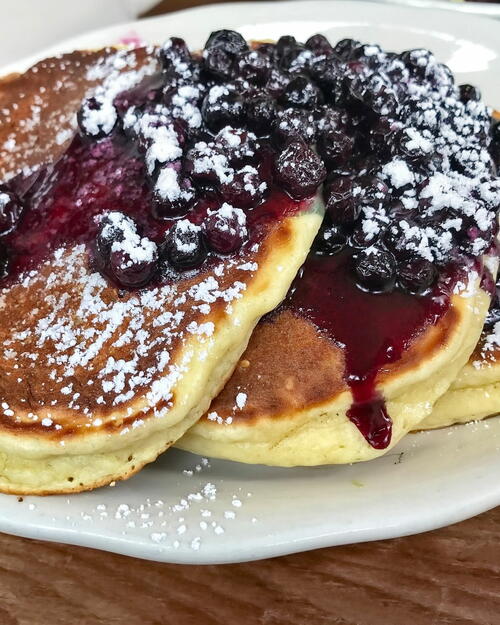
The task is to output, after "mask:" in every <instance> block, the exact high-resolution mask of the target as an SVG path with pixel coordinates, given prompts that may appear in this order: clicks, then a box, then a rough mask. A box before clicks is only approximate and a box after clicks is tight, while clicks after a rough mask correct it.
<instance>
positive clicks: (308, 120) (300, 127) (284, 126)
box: [273, 108, 316, 145]
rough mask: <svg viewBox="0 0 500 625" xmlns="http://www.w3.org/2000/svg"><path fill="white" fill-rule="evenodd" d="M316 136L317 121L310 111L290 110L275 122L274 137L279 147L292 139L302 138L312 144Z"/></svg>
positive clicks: (280, 115)
mask: <svg viewBox="0 0 500 625" xmlns="http://www.w3.org/2000/svg"><path fill="white" fill-rule="evenodd" d="M315 134H316V121H315V119H314V116H313V115H312V114H311V113H310V112H309V111H304V110H300V109H294V108H288V109H285V110H284V111H283V112H282V113H280V114H279V115H278V117H277V118H276V120H275V122H274V132H273V136H274V138H275V140H276V143H278V144H279V145H282V144H285V143H286V142H287V141H289V140H290V139H295V138H301V139H303V140H304V141H305V142H306V143H312V142H313V141H314V137H315Z"/></svg>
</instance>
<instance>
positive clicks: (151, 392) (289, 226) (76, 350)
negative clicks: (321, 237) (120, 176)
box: [0, 49, 321, 494]
mask: <svg viewBox="0 0 500 625" xmlns="http://www.w3.org/2000/svg"><path fill="white" fill-rule="evenodd" d="M152 52H153V51H152V50H151V49H140V50H136V51H133V52H130V51H116V50H112V49H106V50H102V51H99V52H74V53H71V54H69V55H64V56H62V57H57V58H54V59H47V60H45V61H42V62H41V63H38V64H37V65H36V66H35V67H34V68H32V69H30V70H28V72H26V74H23V75H21V76H10V77H8V78H6V79H4V81H3V82H2V84H1V86H0V105H1V107H2V109H3V111H4V113H3V115H2V118H1V119H0V146H3V147H2V148H1V151H0V171H1V173H2V177H3V179H6V178H9V177H10V176H11V175H12V174H15V173H17V172H19V171H24V174H23V176H24V177H22V178H21V180H22V181H23V180H25V179H29V172H34V175H35V177H36V176H37V175H38V173H39V172H40V171H41V172H45V173H43V176H45V175H46V171H48V172H49V173H50V171H51V170H50V165H49V169H47V170H44V169H43V168H42V169H39V170H38V173H37V167H38V166H40V165H42V164H46V163H49V164H50V163H56V164H57V166H59V163H63V165H62V166H63V167H65V166H66V164H67V163H68V162H69V163H70V164H71V158H73V157H74V155H75V154H76V155H78V154H81V153H82V150H83V152H84V153H86V152H85V150H91V149H92V148H91V147H86V145H87V144H85V143H82V144H81V146H83V147H81V146H80V144H77V148H76V149H75V148H74V146H75V143H74V141H73V143H71V145H70V147H68V144H69V143H70V142H71V141H72V139H73V137H74V127H75V126H74V117H75V113H76V112H77V110H78V109H79V108H80V104H81V101H82V99H83V98H84V96H85V95H86V94H87V93H88V92H89V89H90V90H91V89H92V88H93V87H95V86H96V85H97V84H102V83H103V82H104V81H106V80H108V79H111V80H122V79H123V77H124V76H127V74H128V73H132V74H133V75H132V76H129V78H130V80H128V81H127V80H126V81H125V83H123V82H120V83H119V84H121V85H123V84H126V88H130V87H131V86H134V85H135V84H137V83H139V82H140V81H141V80H142V78H143V77H144V76H148V75H150V74H152V73H153V72H155V71H157V63H156V60H155V58H154V57H153V56H152ZM79 146H80V147H79ZM65 149H68V150H69V151H68V152H65ZM72 150H74V151H72ZM75 150H76V151H75ZM79 150H80V151H79ZM68 155H69V156H68ZM61 156H62V160H61V161H60V162H58V159H59V158H60V157H61ZM96 159H97V162H99V157H96ZM76 161H77V162H76V167H77V168H78V166H79V165H78V159H76ZM104 166H105V163H104V162H103V167H104ZM68 167H69V166H68ZM103 171H104V170H103ZM47 180H49V183H50V177H49V178H45V177H42V182H41V183H40V184H49V183H47ZM74 184H75V185H76V188H77V190H78V189H80V187H79V186H78V185H79V184H80V183H74ZM118 184H121V183H118V182H116V181H114V179H113V178H112V177H111V178H109V186H110V187H113V186H114V185H115V186H116V185H118ZM82 188H83V187H82ZM132 191H133V189H132ZM117 192H118V191H117ZM68 193H70V196H71V197H74V196H73V195H71V193H76V191H75V189H74V188H70V189H69V191H68ZM110 197H111V195H110ZM287 202H288V203H289V204H290V203H291V202H292V201H291V200H289V199H288V200H287ZM263 206H264V209H262V210H263V211H264V210H265V206H266V205H265V204H264V205H263ZM320 222H321V202H320V201H319V200H318V199H317V198H316V199H315V198H309V199H307V200H303V201H301V202H296V209H294V211H292V212H289V213H283V214H282V215H281V214H280V215H278V216H277V217H276V218H273V219H267V221H266V220H264V221H263V222H262V225H261V229H260V230H259V233H260V235H259V239H258V241H256V242H255V243H254V244H253V245H251V246H250V245H248V246H247V247H246V248H242V250H241V251H240V252H238V253H235V254H233V255H231V256H228V257H223V256H221V257H220V258H219V259H218V260H215V261H214V262H211V263H210V264H209V265H207V266H206V267H204V268H203V269H202V270H200V271H199V272H197V273H193V272H191V273H190V272H187V273H186V274H185V275H180V276H179V277H178V278H177V279H176V280H174V281H173V282H172V281H171V282H169V283H166V284H162V283H160V284H158V285H157V286H155V285H153V286H151V287H148V288H145V289H143V290H120V289H119V288H117V287H116V286H115V285H114V284H111V283H110V282H109V281H108V280H107V279H106V278H105V277H103V276H102V275H101V274H100V273H99V272H97V271H96V270H95V269H94V267H93V265H92V264H91V262H90V260H89V252H88V249H87V246H86V245H85V244H82V243H74V244H71V245H61V246H57V248H56V249H52V251H51V252H50V253H49V254H48V255H47V257H46V258H45V259H44V260H43V262H41V263H38V264H36V265H35V266H34V267H32V268H29V269H27V270H26V271H24V272H23V273H21V275H20V277H19V278H18V279H17V280H15V281H14V282H13V283H8V284H7V285H6V286H4V287H3V288H2V290H1V291H0V372H1V373H0V406H1V409H0V490H1V491H2V492H7V493H20V494H49V493H62V492H76V491H81V490H86V489H90V488H94V487H97V486H101V485H105V484H109V483H110V482H112V481H114V480H117V479H124V478H127V477H129V476H131V475H132V474H134V473H135V472H137V471H138V470H139V469H140V468H141V467H142V466H143V465H144V464H146V463H147V462H151V461H152V460H154V459H155V458H156V457H157V456H158V454H159V453H161V452H162V451H164V450H165V449H167V448H168V447H170V446H171V445H172V444H173V443H174V442H175V440H177V439H178V438H179V437H180V436H181V435H182V434H183V433H184V432H185V431H186V429H188V428H189V427H190V426H191V425H192V424H193V423H195V421H196V420H197V419H198V418H199V416H200V415H201V414H202V413H203V412H204V411H205V410H206V409H207V407H208V406H209V403H210V400H211V399H212V398H213V397H214V396H215V395H216V394H217V392H218V391H219V390H220V389H221V387H222V386H223V384H224V382H225V381H226V379H227V378H228V376H229V375H230V374H231V372H232V370H233V368H234V366H235V364H236V363H237V361H238V359H239V357H240V355H241V353H242V351H243V350H244V348H245V346H246V344H247V342H248V340H249V337H250V334H251V332H252V330H253V328H254V326H255V324H256V323H257V321H258V320H259V318H260V317H261V316H262V315H263V314H264V313H266V312H268V311H270V310H272V309H273V308H274V307H275V306H276V305H277V304H278V303H279V302H280V301H281V299H282V298H283V297H284V295H285V294H286V291H287V289H288V287H289V285H290V283H291V281H292V279H293V277H294V275H295V273H296V271H297V269H298V268H299V266H300V265H301V263H302V262H303V260H304V258H305V256H306V254H307V252H308V249H309V247H310V244H311V241H312V239H313V238H314V235H315V233H316V231H317V229H318V227H319V224H320ZM32 235H33V236H36V232H34V233H33V232H31V233H30V236H32ZM33 240H34V239H33ZM285 261H286V262H285Z"/></svg>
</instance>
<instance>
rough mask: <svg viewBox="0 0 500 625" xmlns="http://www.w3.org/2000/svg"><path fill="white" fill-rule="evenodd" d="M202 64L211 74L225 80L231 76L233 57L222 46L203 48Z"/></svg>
mask: <svg viewBox="0 0 500 625" xmlns="http://www.w3.org/2000/svg"><path fill="white" fill-rule="evenodd" d="M203 66H204V68H205V70H206V71H207V72H208V73H209V74H210V75H211V76H214V77H215V78H218V79H221V80H227V79H228V78H231V77H232V72H233V57H232V56H231V55H230V54H228V53H227V52H226V51H225V50H223V49H222V48H213V49H211V50H205V52H204V53H203Z"/></svg>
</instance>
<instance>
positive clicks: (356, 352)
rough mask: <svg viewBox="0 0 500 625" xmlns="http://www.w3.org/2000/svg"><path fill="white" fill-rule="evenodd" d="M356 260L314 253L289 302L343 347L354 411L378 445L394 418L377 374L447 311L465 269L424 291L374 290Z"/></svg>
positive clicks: (346, 254)
mask: <svg viewBox="0 0 500 625" xmlns="http://www.w3.org/2000/svg"><path fill="white" fill-rule="evenodd" d="M352 263H353V254H352V251H348V250H345V251H343V252H341V253H339V254H336V255H333V256H327V255H323V254H315V253H311V254H309V257H308V259H307V261H306V263H305V265H304V267H303V268H302V270H301V272H300V274H299V275H298V276H297V278H296V280H295V282H294V284H293V285H292V287H291V289H290V292H289V296H288V298H287V299H286V300H285V303H284V304H283V306H284V308H286V309H289V310H291V311H293V312H294V313H295V314H298V315H300V316H303V317H305V318H306V319H308V320H310V321H311V322H312V323H314V324H315V325H316V326H317V327H318V328H319V329H320V331H321V332H322V333H323V334H324V335H325V336H327V337H328V338H329V339H331V340H332V341H333V342H334V343H335V344H336V345H338V346H339V347H340V348H341V349H342V351H343V353H344V355H345V371H344V379H345V381H346V383H347V384H348V386H349V387H350V389H351V392H352V396H353V403H352V406H351V408H350V410H349V412H348V417H349V419H351V421H352V422H353V423H354V424H355V425H356V426H357V427H358V428H359V430H360V432H361V433H362V434H363V436H364V437H365V438H366V440H367V441H368V442H369V443H370V445H371V446H372V447H374V448H375V449H385V448H386V447H387V446H388V445H389V443H390V441H391V430H392V421H391V419H390V417H389V416H388V414H387V411H386V408H385V402H384V400H383V398H382V397H381V396H380V395H379V394H378V392H377V389H376V385H377V377H378V376H379V375H380V373H382V372H383V371H384V367H386V366H388V365H390V364H391V363H393V362H395V361H397V360H399V359H400V358H401V357H402V355H403V353H404V352H405V351H406V350H407V349H408V348H409V347H410V346H411V345H412V343H413V342H414V341H415V339H417V338H418V336H420V335H421V334H422V333H423V332H424V331H425V329H426V328H427V327H429V326H431V325H435V324H436V323H437V322H438V321H439V320H440V319H441V318H442V317H443V316H444V315H445V314H446V312H447V311H448V310H449V307H450V292H451V290H452V289H453V286H454V284H455V283H456V280H457V279H458V277H459V275H460V273H459V272H458V269H457V268H455V269H451V268H450V269H449V270H448V273H447V275H442V276H441V279H440V280H439V281H438V282H437V283H436V285H435V286H434V288H433V289H432V291H430V292H428V293H427V294H426V295H423V296H414V295H411V294H409V293H406V292H403V291H399V290H394V291H392V292H386V293H381V294H378V295H373V294H372V293H370V292H368V291H366V290H363V289H360V288H359V287H358V286H357V285H356V283H355V281H354V280H353V279H352Z"/></svg>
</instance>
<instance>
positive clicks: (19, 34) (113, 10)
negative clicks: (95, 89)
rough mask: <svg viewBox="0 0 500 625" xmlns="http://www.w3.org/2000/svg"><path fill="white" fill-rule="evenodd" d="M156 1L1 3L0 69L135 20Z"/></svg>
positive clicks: (29, 0) (27, 0)
mask: <svg viewBox="0 0 500 625" xmlns="http://www.w3.org/2000/svg"><path fill="white" fill-rule="evenodd" d="M156 3H157V2H156V1H155V0H85V2H63V1H61V0H15V1H14V0H3V1H2V3H1V9H2V37H1V39H0V65H5V64H7V63H11V62H13V61H15V60H16V59H21V58H23V57H25V56H28V55H30V54H33V53H34V52H36V51H37V50H39V49H41V48H44V47H47V46H51V45H53V44H55V43H57V42H58V41H62V40H63V39H68V38H69V37H71V36H73V35H78V34H79V33H82V32H85V31H87V30H92V29H94V28H102V27H104V26H109V25H110V24H117V23H118V22H125V21H129V20H132V19H135V18H136V17H137V16H138V15H139V14H140V13H142V12H143V11H146V10H147V9H148V8H150V7H152V6H154V5H155V4H156Z"/></svg>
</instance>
